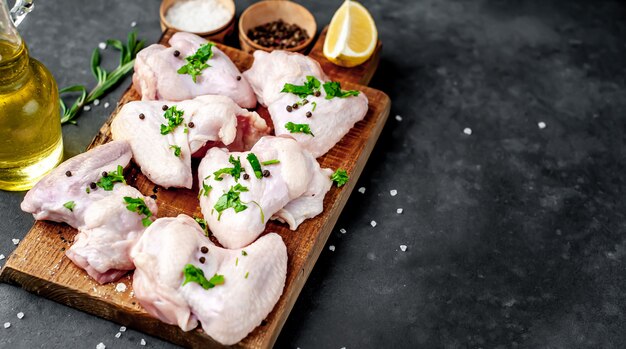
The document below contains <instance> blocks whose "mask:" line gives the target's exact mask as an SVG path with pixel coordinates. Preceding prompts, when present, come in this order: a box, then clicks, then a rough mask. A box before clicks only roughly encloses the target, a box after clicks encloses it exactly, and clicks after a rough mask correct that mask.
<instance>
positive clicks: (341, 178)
mask: <svg viewBox="0 0 626 349" xmlns="http://www.w3.org/2000/svg"><path fill="white" fill-rule="evenodd" d="M349 178H350V177H348V172H346V170H342V169H340V168H338V169H337V171H335V173H333V174H332V175H331V176H330V179H331V180H332V181H333V182H335V183H337V187H341V186H343V185H344V184H346V183H348V179H349Z"/></svg>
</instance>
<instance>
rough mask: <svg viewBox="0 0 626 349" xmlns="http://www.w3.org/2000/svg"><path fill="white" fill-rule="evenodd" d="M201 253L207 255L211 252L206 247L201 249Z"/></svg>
mask: <svg viewBox="0 0 626 349" xmlns="http://www.w3.org/2000/svg"><path fill="white" fill-rule="evenodd" d="M200 252H202V253H207V252H209V248H208V247H206V246H202V247H200Z"/></svg>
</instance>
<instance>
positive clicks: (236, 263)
mask: <svg viewBox="0 0 626 349" xmlns="http://www.w3.org/2000/svg"><path fill="white" fill-rule="evenodd" d="M237 265H239V257H237V258H235V266H237Z"/></svg>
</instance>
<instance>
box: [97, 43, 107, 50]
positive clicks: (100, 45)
mask: <svg viewBox="0 0 626 349" xmlns="http://www.w3.org/2000/svg"><path fill="white" fill-rule="evenodd" d="M98 47H99V48H100V49H101V50H104V49H106V48H107V43H106V42H101V43H99V44H98Z"/></svg>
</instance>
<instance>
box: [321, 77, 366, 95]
mask: <svg viewBox="0 0 626 349" xmlns="http://www.w3.org/2000/svg"><path fill="white" fill-rule="evenodd" d="M323 87H324V92H326V99H333V98H335V97H339V98H346V97H350V96H358V95H359V91H356V90H348V91H343V90H341V84H340V83H338V82H336V81H329V82H325V83H324V85H323Z"/></svg>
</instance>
